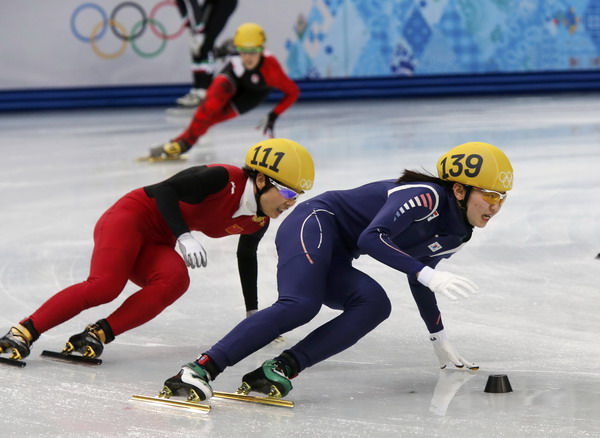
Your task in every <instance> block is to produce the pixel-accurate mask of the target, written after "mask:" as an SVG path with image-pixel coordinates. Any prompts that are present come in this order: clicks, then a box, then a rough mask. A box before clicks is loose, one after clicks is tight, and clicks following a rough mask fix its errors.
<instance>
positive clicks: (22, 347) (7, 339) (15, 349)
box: [0, 324, 39, 360]
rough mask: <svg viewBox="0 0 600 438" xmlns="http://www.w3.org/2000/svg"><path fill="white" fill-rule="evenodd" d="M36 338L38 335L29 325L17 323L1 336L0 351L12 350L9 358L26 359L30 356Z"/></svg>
mask: <svg viewBox="0 0 600 438" xmlns="http://www.w3.org/2000/svg"><path fill="white" fill-rule="evenodd" d="M38 336H39V335H38ZM35 339H37V337H35V335H34V334H33V333H32V332H31V331H30V330H28V329H27V327H25V326H24V325H23V324H17V325H16V326H14V327H11V328H10V330H9V331H8V333H7V334H5V335H4V336H2V337H1V338H0V353H5V352H6V353H8V352H9V351H12V354H11V355H10V357H9V359H13V360H21V359H24V358H26V357H27V356H29V353H30V347H31V344H32V343H33V341H34V340H35Z"/></svg>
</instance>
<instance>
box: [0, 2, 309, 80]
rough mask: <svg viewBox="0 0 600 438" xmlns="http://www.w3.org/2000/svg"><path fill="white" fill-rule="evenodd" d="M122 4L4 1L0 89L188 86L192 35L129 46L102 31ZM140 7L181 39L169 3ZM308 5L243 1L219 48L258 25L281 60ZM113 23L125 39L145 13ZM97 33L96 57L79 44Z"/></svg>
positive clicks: (145, 39) (143, 39)
mask: <svg viewBox="0 0 600 438" xmlns="http://www.w3.org/2000/svg"><path fill="white" fill-rule="evenodd" d="M123 3H132V2H122V1H117V0H103V1H101V2H95V3H89V2H86V1H85V0H27V1H21V2H16V1H15V2H8V1H4V2H2V8H1V12H0V37H1V39H2V44H0V63H1V66H2V68H0V90H15V89H30V88H52V87H59V88H64V87H88V86H92V87H93V86H113V85H148V84H180V83H187V82H190V81H191V73H190V67H191V60H190V55H189V38H188V34H187V32H183V33H182V34H181V35H180V36H179V37H177V38H174V39H170V40H167V41H166V44H165V43H164V41H163V40H161V39H160V38H159V37H158V36H157V35H156V34H155V33H154V32H152V29H151V28H150V27H148V28H146V30H145V31H144V33H143V34H141V35H140V37H139V38H138V39H137V40H136V41H135V42H134V45H135V47H132V44H131V43H130V42H124V41H123V40H121V39H119V38H118V37H117V36H115V35H114V34H113V32H112V31H111V29H110V28H108V27H107V28H106V30H105V31H104V32H103V31H102V27H101V24H100V23H101V22H102V13H101V11H104V14H105V15H106V17H107V18H108V19H109V18H110V16H111V13H112V12H113V10H114V9H115V8H116V7H118V6H119V5H120V4H123ZM135 3H137V4H138V5H139V6H140V7H141V8H143V9H144V11H145V13H146V16H148V17H149V16H150V15H151V11H152V10H153V8H155V7H156V8H157V10H156V14H155V15H154V17H155V18H156V21H158V22H159V23H160V24H162V25H163V26H164V27H165V29H166V34H168V35H171V34H175V33H177V30H178V29H179V28H180V23H181V18H180V16H179V13H178V12H177V9H176V8H175V7H174V5H172V4H171V2H165V1H160V0H138V1H137V2H135ZM310 3H311V1H310V0H294V1H293V2H290V1H282V0H239V1H238V6H237V9H236V10H235V11H234V13H233V15H232V16H231V18H230V20H229V22H228V24H227V26H226V28H225V29H224V30H223V32H222V33H221V35H220V37H219V38H218V39H217V42H220V41H223V40H225V39H227V38H230V37H232V36H233V33H234V31H235V28H236V27H237V26H239V25H240V24H241V23H244V22H246V21H254V22H257V23H259V24H261V25H262V26H263V27H264V28H265V31H266V33H267V47H268V48H269V50H270V51H271V52H273V53H274V54H275V55H276V56H278V57H279V58H280V59H281V60H283V57H284V55H285V49H284V44H285V41H286V39H289V38H292V37H293V35H287V34H286V33H289V32H290V29H293V23H294V22H295V21H296V19H297V17H298V15H299V14H300V13H301V11H302V10H307V9H308V6H307V5H310ZM83 5H92V6H83ZM78 8H79V9H78ZM269 17H271V18H269ZM273 17H277V19H274V18H273ZM114 20H115V21H116V24H115V27H116V28H117V29H119V27H120V25H122V26H123V27H124V28H125V29H126V30H127V32H131V30H132V28H133V27H134V26H135V24H136V23H137V22H139V21H140V20H141V14H140V12H139V11H138V10H136V9H135V7H134V6H131V5H128V6H123V7H121V8H120V9H118V11H117V13H116V15H115V18H114ZM95 28H96V32H95V33H96V35H97V37H96V40H97V43H96V48H97V50H98V53H96V52H95V51H94V48H93V45H92V44H90V43H89V41H88V42H86V41H82V40H89V37H90V36H91V35H92V34H93V33H94V29H95ZM122 33H125V32H122ZM157 33H159V32H157ZM163 33H164V31H163ZM77 34H78V35H79V37H80V38H81V39H80V38H78V37H77V36H76V35H77ZM162 44H164V45H165V47H164V50H162V51H161V52H160V53H159V54H158V55H157V56H154V57H146V56H140V55H139V54H138V53H137V52H136V51H135V48H137V49H138V50H139V51H140V52H142V53H146V54H148V53H152V52H156V51H158V50H159V49H160V47H161V45H162ZM121 52H122V54H121ZM117 55H118V56H117ZM113 56H114V58H111V57H113Z"/></svg>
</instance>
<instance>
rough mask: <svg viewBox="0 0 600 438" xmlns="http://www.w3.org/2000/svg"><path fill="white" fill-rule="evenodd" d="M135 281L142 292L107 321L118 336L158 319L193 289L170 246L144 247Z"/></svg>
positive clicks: (179, 260) (134, 270)
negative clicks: (188, 290) (166, 309)
mask: <svg viewBox="0 0 600 438" xmlns="http://www.w3.org/2000/svg"><path fill="white" fill-rule="evenodd" d="M131 280H132V281H133V282H134V283H135V284H137V285H138V286H141V287H142V288H141V289H140V290H139V291H137V292H135V293H134V294H133V295H131V296H130V297H129V298H127V299H126V300H125V301H124V302H123V304H122V305H121V306H120V307H119V308H118V309H117V310H115V311H114V312H113V313H112V314H111V315H110V316H109V317H108V318H106V321H107V322H108V323H109V325H110V327H111V328H112V331H113V333H114V335H115V336H118V335H120V334H121V333H124V332H126V331H127V330H131V329H132V328H135V327H138V326H140V325H142V324H144V323H146V322H148V321H150V320H151V319H153V318H154V317H156V316H157V315H158V314H159V313H161V312H162V311H163V310H164V309H165V308H167V307H168V306H170V305H171V304H173V303H174V302H175V301H176V300H177V299H178V298H179V297H181V295H183V294H184V293H185V292H186V291H187V289H188V287H189V285H190V278H189V275H188V270H187V267H186V266H185V262H184V261H183V259H182V258H181V256H180V255H179V254H178V253H177V252H176V251H175V250H174V249H173V248H172V247H170V246H166V245H150V244H148V245H144V246H143V247H142V249H141V251H140V254H139V257H138V259H137V262H136V264H135V266H134V268H133V273H132V275H131Z"/></svg>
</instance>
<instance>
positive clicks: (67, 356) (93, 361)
mask: <svg viewBox="0 0 600 438" xmlns="http://www.w3.org/2000/svg"><path fill="white" fill-rule="evenodd" d="M113 339H114V336H113V334H112V330H111V328H110V326H109V325H108V323H107V322H106V320H102V319H101V320H100V321H98V322H97V323H95V324H90V325H88V326H87V327H86V328H85V330H84V331H83V332H81V333H78V334H76V335H73V336H71V337H70V338H69V340H68V341H67V344H66V345H65V348H64V349H63V351H61V352H57V351H49V350H44V351H42V357H45V358H48V359H53V360H57V361H60V362H69V363H77V364H82V365H100V364H102V359H98V356H100V355H101V354H102V352H103V351H104V344H105V343H108V342H111V341H112V340H113ZM75 352H77V353H79V354H73V353H75Z"/></svg>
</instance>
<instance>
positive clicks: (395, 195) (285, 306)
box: [162, 142, 513, 400]
mask: <svg viewBox="0 0 600 438" xmlns="http://www.w3.org/2000/svg"><path fill="white" fill-rule="evenodd" d="M437 171H438V177H435V176H434V175H432V174H428V173H424V172H416V171H411V170H405V171H404V172H403V174H402V176H401V177H400V178H399V179H397V180H386V181H377V182H372V183H370V184H366V185H364V186H361V187H358V188H354V189H351V190H340V191H330V192H325V193H323V194H321V195H318V196H316V197H315V198H312V199H309V200H307V201H305V202H302V203H301V204H298V205H297V206H296V208H295V209H294V211H293V212H292V213H291V214H290V215H289V216H288V217H287V218H286V219H285V220H284V221H283V223H282V224H281V226H280V227H279V229H278V230H277V235H276V240H275V242H276V246H277V252H278V265H277V286H278V293H279V298H278V300H277V301H276V302H275V303H274V304H273V305H272V306H270V307H268V308H266V309H263V310H260V311H258V312H257V313H255V314H254V315H252V316H251V317H250V318H247V319H245V320H243V321H242V322H240V323H239V324H238V325H237V326H236V327H235V328H233V330H231V331H230V332H229V333H228V334H227V335H226V336H225V337H224V338H222V339H221V340H220V341H219V342H217V343H216V344H215V345H213V346H212V348H210V349H209V350H208V351H206V352H204V353H203V354H202V355H201V356H200V357H199V358H198V359H197V360H195V361H193V362H190V363H188V364H185V365H184V366H183V367H182V368H181V370H180V371H179V373H178V374H176V375H175V376H173V377H171V378H169V379H167V380H166V381H165V384H164V388H163V391H162V395H163V396H167V397H168V396H170V395H183V396H186V395H187V396H188V397H189V399H191V400H198V399H200V400H203V399H207V398H210V397H211V396H212V388H211V385H210V381H211V380H214V379H215V378H216V377H217V376H218V375H219V373H221V372H223V370H225V368H227V367H229V366H232V365H235V364H236V363H238V362H239V361H241V360H242V359H244V358H246V357H247V356H249V355H250V354H252V353H254V352H255V351H257V350H259V349H260V348H262V347H263V346H265V345H266V344H267V343H269V341H271V340H272V339H273V338H275V337H277V336H279V335H281V334H283V333H286V332H288V331H290V330H293V329H294V328H296V327H299V326H302V325H304V324H306V323H308V322H309V321H311V320H312V319H313V318H314V317H315V316H316V315H317V314H318V312H319V310H320V308H321V306H323V305H326V306H327V307H330V308H332V309H336V310H341V311H342V313H341V314H340V315H339V316H337V317H336V318H334V319H332V320H331V321H329V322H327V323H326V324H324V325H322V326H320V327H318V328H317V329H315V330H314V331H313V332H312V333H310V334H309V335H308V336H307V337H305V338H304V339H303V340H301V341H300V342H299V343H297V344H296V345H294V346H293V347H291V348H289V349H287V350H285V351H284V352H282V353H281V354H280V355H279V356H277V357H276V358H274V359H271V360H267V361H266V362H264V363H263V364H262V366H261V367H260V368H258V369H256V370H255V371H252V372H250V373H248V374H246V375H245V376H243V379H242V381H243V383H242V386H241V387H240V388H239V390H238V392H239V393H242V394H248V393H249V392H251V391H256V392H261V393H265V394H267V395H269V396H273V397H283V396H285V395H287V394H288V393H289V391H290V390H291V389H292V383H291V381H290V379H291V378H293V377H295V376H296V375H297V374H298V373H300V372H301V371H303V370H304V369H306V368H308V367H310V366H313V365H315V364H317V363H319V362H321V361H323V360H325V359H327V358H329V357H331V356H333V355H335V354H337V353H340V352H341V351H344V350H346V349H347V348H349V347H351V346H352V345H354V344H355V343H356V342H357V341H358V340H360V339H361V338H362V337H363V336H365V335H366V334H367V333H369V332H370V331H371V330H373V329H374V328H375V327H377V326H378V325H379V324H380V323H381V322H382V321H384V320H385V319H387V317H388V316H389V315H390V312H391V305H390V301H389V299H388V297H387V295H386V292H385V291H384V290H383V288H382V287H381V286H380V285H379V284H378V283H377V282H376V281H375V280H374V279H372V278H371V277H369V276H368V275H367V274H365V273H364V272H361V271H359V270H358V269H356V268H354V267H353V266H352V260H353V258H357V257H358V256H360V255H362V254H368V255H370V256H371V257H373V258H374V259H376V260H378V261H379V262H381V263H384V264H386V265H388V266H390V267H392V268H394V269H396V270H398V271H401V272H404V273H406V274H407V276H408V283H409V286H410V289H411V292H412V295H413V297H414V300H415V301H416V304H417V307H418V309H419V312H420V315H421V318H422V319H423V321H424V322H425V325H426V327H427V329H428V331H429V334H430V335H429V339H430V341H431V343H432V346H433V350H434V352H435V354H436V356H437V357H438V359H439V363H440V366H441V368H444V367H446V365H447V364H453V365H454V366H456V367H459V368H477V367H476V366H475V365H474V364H473V363H472V362H470V361H468V360H467V359H466V358H465V357H464V356H463V355H462V354H460V353H459V352H458V351H457V350H456V349H455V348H454V346H453V345H452V344H451V343H450V341H449V339H448V336H447V335H446V331H445V329H444V324H443V322H442V316H441V312H440V309H439V308H438V304H437V298H436V297H437V296H440V295H442V296H444V297H446V298H449V299H451V300H456V299H461V298H467V297H468V296H469V295H470V294H472V293H474V292H476V291H477V286H476V285H475V284H474V283H473V282H472V281H471V280H469V279H467V278H464V277H461V276H458V275H455V274H453V273H451V272H447V271H442V270H439V269H437V268H436V266H437V265H438V263H439V262H440V261H441V260H442V259H444V258H449V257H450V256H452V255H453V254H454V253H456V252H457V251H458V250H459V249H460V248H462V247H463V245H464V244H465V243H466V242H468V241H469V240H470V239H471V234H472V231H473V227H478V228H484V227H485V226H486V225H487V224H488V223H489V221H490V220H491V219H492V218H493V217H494V216H495V215H496V214H497V213H498V212H499V211H500V209H501V207H502V204H503V202H504V201H505V199H506V195H507V191H508V190H510V189H511V188H512V182H513V170H512V166H511V164H510V162H509V160H508V158H507V157H506V155H505V154H504V153H503V152H502V151H501V150H500V149H498V148H496V147H495V146H492V145H490V144H487V143H479V142H471V143H465V144H462V145H459V146H456V147H454V148H453V149H451V150H450V151H448V152H447V153H445V154H443V155H442V156H441V157H440V159H439V160H438V162H437Z"/></svg>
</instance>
